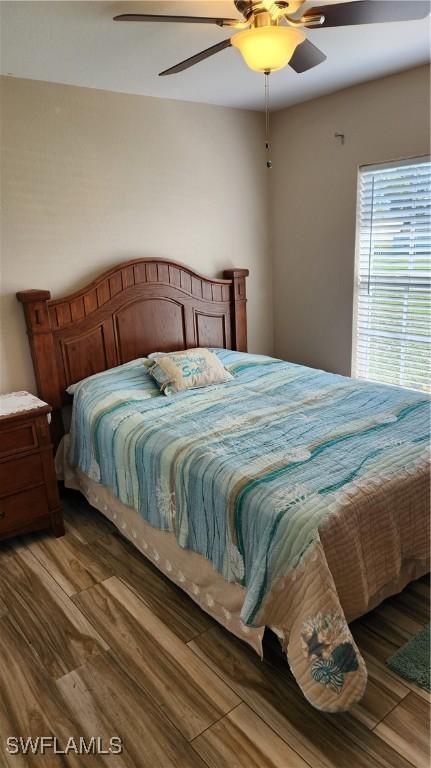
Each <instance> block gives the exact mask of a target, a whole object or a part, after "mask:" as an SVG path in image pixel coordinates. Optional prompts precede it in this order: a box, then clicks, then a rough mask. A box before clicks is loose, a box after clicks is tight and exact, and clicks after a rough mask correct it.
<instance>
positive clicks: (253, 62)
mask: <svg viewBox="0 0 431 768" xmlns="http://www.w3.org/2000/svg"><path fill="white" fill-rule="evenodd" d="M303 40H305V35H304V33H303V32H302V30H300V29H293V28H292V27H275V26H273V27H272V26H268V27H255V28H253V29H246V30H244V32H237V33H236V34H235V35H232V37H231V43H232V45H234V46H235V48H238V50H239V51H240V52H241V54H242V56H243V59H244V61H245V63H246V64H247V66H248V67H250V69H254V70H255V71H256V72H274V71H275V70H277V69H282V68H283V67H285V66H286V64H288V63H289V61H290V59H291V58H292V56H293V53H294V51H295V48H296V47H297V45H299V43H302V41H303Z"/></svg>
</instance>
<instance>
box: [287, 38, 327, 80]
mask: <svg viewBox="0 0 431 768" xmlns="http://www.w3.org/2000/svg"><path fill="white" fill-rule="evenodd" d="M322 61H326V56H325V54H324V53H323V51H321V50H320V48H318V47H317V46H316V45H313V43H312V42H310V40H304V41H303V42H302V43H300V44H299V45H298V47H297V48H296V50H295V53H294V54H293V56H292V58H291V59H290V61H289V67H292V69H294V70H295V72H298V73H299V74H300V73H301V72H307V70H308V69H313V67H317V65H318V64H321V63H322Z"/></svg>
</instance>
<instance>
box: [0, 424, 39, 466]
mask: <svg viewBox="0 0 431 768" xmlns="http://www.w3.org/2000/svg"><path fill="white" fill-rule="evenodd" d="M37 445H38V440H37V434H36V429H35V426H34V423H33V421H25V422H20V423H19V424H16V425H14V426H13V427H9V429H1V430H0V458H3V457H4V456H13V455H14V454H16V453H23V451H31V450H32V449H34V448H37Z"/></svg>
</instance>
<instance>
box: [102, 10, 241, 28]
mask: <svg viewBox="0 0 431 768" xmlns="http://www.w3.org/2000/svg"><path fill="white" fill-rule="evenodd" d="M113 20H114V21H170V22H176V23H178V22H179V23H180V24H217V26H218V27H234V26H236V25H237V24H239V25H240V24H242V21H241V19H222V18H216V17H215V16H159V15H157V14H152V13H120V15H119V16H114V19H113Z"/></svg>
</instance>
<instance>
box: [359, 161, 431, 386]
mask: <svg viewBox="0 0 431 768" xmlns="http://www.w3.org/2000/svg"><path fill="white" fill-rule="evenodd" d="M430 162H431V155H429V154H425V155H412V156H410V157H403V158H399V159H397V160H388V161H385V162H381V163H363V164H361V165H359V166H358V170H357V181H356V218H355V226H356V230H355V263H354V275H353V307H352V354H351V364H350V375H351V376H352V377H353V378H356V379H358V380H360V381H369V382H371V383H375V384H385V385H386V386H399V387H402V388H403V389H408V390H409V391H414V392H419V391H421V392H423V390H418V389H413V388H412V387H403V385H402V384H393V385H388V384H386V382H382V381H376V380H375V379H367V378H365V377H362V376H359V374H358V371H357V357H358V355H357V351H358V348H357V347H358V344H357V343H358V336H359V334H358V319H359V291H360V244H361V179H362V173H364V172H370V171H371V172H372V171H381V170H389V169H391V168H402V167H403V166H404V165H418V164H421V163H424V164H425V163H430ZM430 222H431V216H430ZM430 301H431V298H430Z"/></svg>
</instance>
